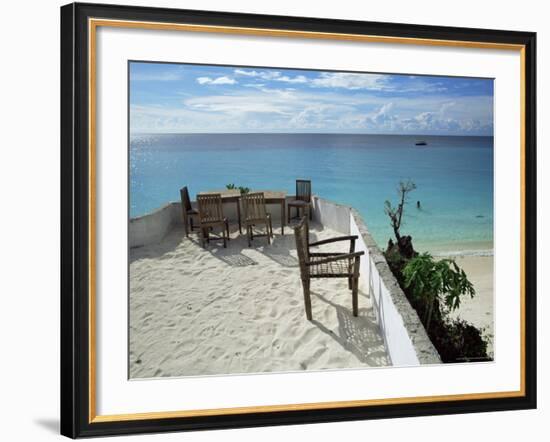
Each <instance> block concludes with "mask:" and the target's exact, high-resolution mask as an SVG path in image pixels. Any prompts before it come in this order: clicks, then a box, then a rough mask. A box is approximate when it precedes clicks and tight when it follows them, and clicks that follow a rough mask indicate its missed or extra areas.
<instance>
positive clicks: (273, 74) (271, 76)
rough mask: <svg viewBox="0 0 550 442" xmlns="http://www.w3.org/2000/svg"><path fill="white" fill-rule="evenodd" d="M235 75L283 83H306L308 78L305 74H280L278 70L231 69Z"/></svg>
mask: <svg viewBox="0 0 550 442" xmlns="http://www.w3.org/2000/svg"><path fill="white" fill-rule="evenodd" d="M233 73H234V74H235V75H242V76H245V77H249V78H258V79H261V80H266V81H282V82H285V83H307V82H308V79H307V77H306V76H305V75H296V76H294V77H290V76H288V75H281V73H280V72H279V71H256V70H245V69H235V70H234V71H233Z"/></svg>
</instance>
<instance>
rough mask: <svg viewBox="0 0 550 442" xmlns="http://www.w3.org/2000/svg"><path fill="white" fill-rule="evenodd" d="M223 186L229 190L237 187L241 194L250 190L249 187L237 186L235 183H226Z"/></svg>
mask: <svg viewBox="0 0 550 442" xmlns="http://www.w3.org/2000/svg"><path fill="white" fill-rule="evenodd" d="M225 188H226V189H229V190H234V189H239V191H240V192H241V195H244V194H245V193H248V192H250V189H249V188H248V187H243V186H239V187H237V186H235V184H226V186H225Z"/></svg>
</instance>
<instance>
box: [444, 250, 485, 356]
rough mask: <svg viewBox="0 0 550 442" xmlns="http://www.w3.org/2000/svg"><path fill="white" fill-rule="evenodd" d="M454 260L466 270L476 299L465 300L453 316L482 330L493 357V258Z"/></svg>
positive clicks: (465, 257) (463, 257)
mask: <svg viewBox="0 0 550 442" xmlns="http://www.w3.org/2000/svg"><path fill="white" fill-rule="evenodd" d="M452 258H453V259H455V261H456V263H457V264H458V266H459V267H461V268H462V269H464V271H465V272H466V274H467V275H468V279H469V280H470V281H471V282H472V283H473V285H474V288H475V290H476V295H475V296H474V298H467V297H464V298H463V301H462V304H461V305H460V308H459V309H458V310H456V311H455V312H453V313H452V316H453V317H460V318H462V319H464V320H466V321H468V322H471V323H472V324H474V325H475V326H476V327H478V328H480V329H481V330H482V333H483V336H484V337H485V338H486V339H487V341H488V346H487V352H488V353H489V355H493V340H494V322H493V321H494V318H493V312H494V295H493V257H492V256H458V257H456V256H455V257H452Z"/></svg>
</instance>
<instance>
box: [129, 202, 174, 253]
mask: <svg viewBox="0 0 550 442" xmlns="http://www.w3.org/2000/svg"><path fill="white" fill-rule="evenodd" d="M178 223H180V224H181V223H183V221H182V212H181V204H180V203H168V204H166V205H165V206H163V207H161V208H160V209H157V210H155V211H154V212H151V213H148V214H146V215H143V216H139V217H137V218H131V219H130V222H129V223H128V245H129V247H130V248H134V247H142V246H147V245H149V244H155V243H158V242H159V241H160V240H162V238H164V236H165V235H166V234H167V233H168V232H169V231H170V230H171V229H172V227H173V226H174V225H175V224H178Z"/></svg>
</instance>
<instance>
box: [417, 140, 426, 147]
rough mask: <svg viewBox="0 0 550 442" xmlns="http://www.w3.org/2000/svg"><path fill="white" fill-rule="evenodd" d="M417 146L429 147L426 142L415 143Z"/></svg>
mask: <svg viewBox="0 0 550 442" xmlns="http://www.w3.org/2000/svg"><path fill="white" fill-rule="evenodd" d="M414 145H415V146H427V145H428V143H426V142H425V141H424V140H420V141H417V142H416V143H414Z"/></svg>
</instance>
